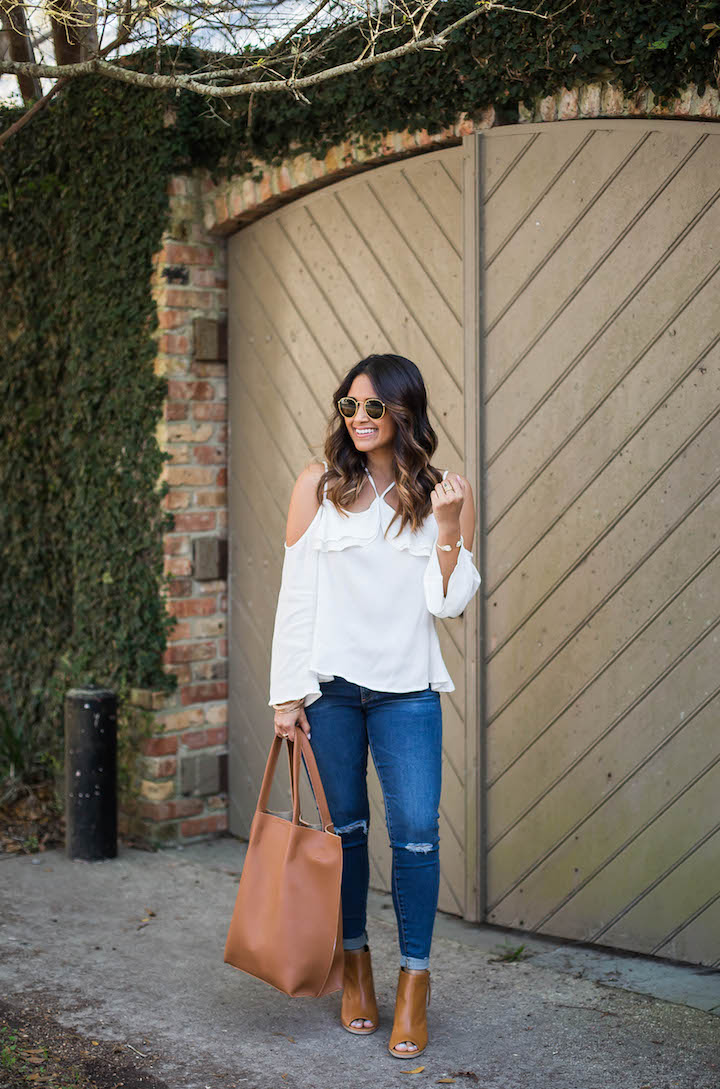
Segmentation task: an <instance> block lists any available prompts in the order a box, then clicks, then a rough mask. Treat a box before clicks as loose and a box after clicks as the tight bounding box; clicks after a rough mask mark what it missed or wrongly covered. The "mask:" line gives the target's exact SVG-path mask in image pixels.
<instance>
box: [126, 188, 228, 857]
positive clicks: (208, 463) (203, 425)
mask: <svg viewBox="0 0 720 1089" xmlns="http://www.w3.org/2000/svg"><path fill="white" fill-rule="evenodd" d="M169 193H170V222H169V226H168V231H167V233H166V235H165V237H164V240H163V247H162V249H161V250H160V251H159V253H158V254H156V257H155V269H154V273H153V293H154V297H155V299H156V301H157V306H158V321H159V332H158V354H157V358H156V363H155V369H156V372H157V373H158V374H163V375H166V376H167V379H168V396H167V400H166V402H165V407H164V418H163V420H162V422H161V423H160V424H159V426H158V430H157V439H158V442H159V444H160V446H161V447H162V448H163V449H164V450H166V451H167V452H168V453H169V454H170V455H171V460H169V461H168V462H166V464H165V466H164V470H163V474H162V479H163V480H166V481H167V482H168V484H169V486H170V487H169V491H168V494H167V495H166V496H165V498H164V500H163V502H164V505H165V506H166V508H167V509H168V510H171V511H172V512H173V514H174V516H175V528H174V531H173V532H171V533H168V534H166V536H165V538H164V553H165V572H166V574H168V575H170V576H171V580H170V589H169V593H168V595H167V598H166V605H167V608H168V611H169V612H170V613H172V615H173V616H175V618H176V626H175V629H174V631H173V632H172V634H171V635H170V639H169V643H168V648H167V650H166V652H165V656H164V663H165V668H166V670H167V671H168V672H170V673H174V674H175V675H176V676H177V678H178V688H177V691H176V692H175V693H174V694H173V695H172V696H170V697H167V696H165V695H163V694H162V693H156V692H148V691H143V690H136V691H135V692H134V693H133V701H134V702H135V703H136V704H138V705H140V706H143V707H145V708H147V709H148V710H151V711H153V712H155V723H156V727H157V730H156V736H154V737H152V738H151V739H150V740H149V741H147V742H146V743H145V744H144V746H143V754H142V764H143V778H142V783H141V795H142V802H141V805H140V816H141V818H142V820H143V822H144V827H143V829H142V831H143V834H144V835H145V836H146V837H147V838H148V839H149V840H151V841H153V842H167V841H185V840H192V839H194V838H196V837H203V838H204V837H207V836H209V835H214V834H217V833H218V832H221V831H223V830H224V829H225V828H226V827H227V702H226V701H227V669H228V662H227V439H228V422H227V345H226V335H225V315H226V311H227V280H226V269H225V246H224V244H223V242H222V241H221V240H220V239H218V238H213V237H211V236H210V235H208V234H207V232H206V231H205V230H204V228H203V227H202V212H201V204H200V182H199V181H198V180H197V179H196V178H191V177H173V178H171V179H170V180H169Z"/></svg>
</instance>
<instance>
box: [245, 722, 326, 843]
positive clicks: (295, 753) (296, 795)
mask: <svg viewBox="0 0 720 1089" xmlns="http://www.w3.org/2000/svg"><path fill="white" fill-rule="evenodd" d="M298 739H299V743H298ZM283 740H285V741H287V743H288V761H289V764H290V789H291V791H292V803H293V814H292V823H293V824H300V757H301V756H304V758H305V766H306V768H307V771H308V775H309V777H310V782H311V784H312V788H313V794H314V795H315V803H316V805H317V808H318V813H319V814H320V820H321V822H322V828H323V831H324V832H333V833H334V831H335V829H334V827H333V822H332V819H331V817H330V810H329V809H328V804H327V798H326V797H325V791H324V789H323V785H322V780H321V779H320V772H319V771H318V766H317V762H316V760H315V754H314V753H313V751H312V749H311V747H310V742H309V741H308V739H307V737H306V736H305V732H304V731H303V730H301V729H300V728H299V727H298V728H296V730H295V741H294V742H293V741H291V740H290V738H289V737H288V738H282V737H278V736H277V734H276V735H275V738H274V739H273V743H272V746H271V748H270V755H269V756H268V760H267V765H266V767H265V774H264V775H263V781H262V786H261V787H260V795H259V797H258V802H257V812H259V813H267V812H268V808H267V806H268V800H269V798H270V790H271V789H272V784H273V779H274V778H275V769H276V767H277V762H278V757H279V755H280V748H281V746H282V743H283Z"/></svg>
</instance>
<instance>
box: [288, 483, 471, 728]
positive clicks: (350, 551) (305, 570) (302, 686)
mask: <svg viewBox="0 0 720 1089" xmlns="http://www.w3.org/2000/svg"><path fill="white" fill-rule="evenodd" d="M325 468H326V470H327V464H326V463H325ZM365 471H366V472H367V474H368V477H369V478H370V483H371V484H372V487H373V491H374V492H375V499H374V500H373V502H372V503H371V504H370V506H369V507H368V508H367V510H363V511H353V512H348V513H346V514H341V513H340V512H339V511H338V510H337V509H336V507H335V506H334V504H333V503H332V502H331V501H330V500H329V499H328V498H327V486H326V488H325V496H324V498H323V502H322V503H321V505H320V507H319V508H318V511H317V513H316V515H315V517H314V518H313V520H312V522H311V523H310V525H309V526H308V528H307V529H306V530H305V532H304V533H303V535H302V537H300V539H299V540H298V541H296V542H295V543H294V544H292V545H288V544H285V559H284V562H283V570H282V579H281V584H280V593H279V596H278V603H277V610H276V614H275V627H274V630H273V639H272V657H271V664H270V699H269V700H268V703H269V704H271V705H272V704H274V703H284V702H285V701H286V700H293V699H300V698H304V703H305V706H306V707H307V706H309V705H310V704H311V703H314V702H315V700H317V699H319V698H320V697H321V696H322V692H321V690H320V682H321V681H331V680H333V679H334V678H335V677H344V678H345V679H346V680H348V681H352V682H353V683H354V684H358V685H362V686H363V687H365V688H369V689H373V690H374V691H378V692H416V691H420V690H421V689H425V688H427V687H428V685H430V687H431V688H432V689H434V690H435V691H437V692H453V691H454V690H455V685H454V684H453V682H452V679H451V677H450V674H449V673H448V671H447V669H446V667H445V663H444V661H443V657H442V653H441V650H440V642H439V640H438V636H437V632H436V630H435V617H436V616H437V617H453V616H459V615H460V614H461V613H462V612H463V610H464V609H465V607H466V605H467V604H468V602H469V601H470V599H471V598H472V597H473V595H474V594H475V593H476V591H477V589H478V587H479V585H480V573H479V572H478V570H477V568H476V567H475V564H474V563H473V557H472V553H471V552H470V551H469V550H468V549H467V548H465V547H464V546H461V548H460V555H459V556H458V560H457V564H456V566H455V568H454V569H453V571H452V573H451V575H450V578H449V580H448V587H447V593H446V594H445V595H443V577H442V571H441V570H440V563H439V560H438V553H437V549H436V547H435V543H436V541H437V539H438V535H439V529H438V524H437V521H436V519H435V515H434V514H433V513H432V512H431V513H430V514H429V515H428V517H427V518H426V519H425V522H424V523H423V525H422V526H421V527H420V528H419V529H418V530H416V531H414V532H413V531H411V530H410V527H409V526H406V527H405V529H404V530H403V531H402V533H401V534H399V535H397V527H398V524H399V521H398V522H396V524H395V525H394V526H393V528H392V529H391V530H390V532H389V534H388V537H387V538H385V537H384V532H385V530H386V529H387V526H388V524H389V523H390V521H391V520H392V517H393V515H394V513H395V512H394V510H393V508H392V507H391V506H390V505H389V503H386V502H385V495H386V494H387V492H388V491H389V490H390V488H392V487H393V486H394V484H390V485H389V487H388V488H386V490H385V491H384V492H383V493H382V495H378V491H377V488H376V487H375V481H374V480H373V478H372V476H371V474H370V472H369V471H368V470H367V467H366V469H365ZM446 476H447V470H445V473H444V474H443V480H444V479H445V477H446Z"/></svg>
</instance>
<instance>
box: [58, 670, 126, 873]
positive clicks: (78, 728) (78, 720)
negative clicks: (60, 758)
mask: <svg viewBox="0 0 720 1089" xmlns="http://www.w3.org/2000/svg"><path fill="white" fill-rule="evenodd" d="M65 850H66V852H67V854H68V855H69V856H70V858H82V859H85V860H87V861H89V862H95V861H99V860H100V859H103V858H116V857H117V697H116V695H115V693H114V692H112V691H110V690H109V689H107V688H96V687H95V686H93V685H91V686H89V687H88V688H72V689H70V691H69V692H68V693H67V695H66V696H65Z"/></svg>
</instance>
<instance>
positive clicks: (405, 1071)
mask: <svg viewBox="0 0 720 1089" xmlns="http://www.w3.org/2000/svg"><path fill="white" fill-rule="evenodd" d="M424 1069H425V1067H424V1066H416V1067H415V1069H414V1070H401V1071H400V1073H401V1074H422V1072H423V1070H424Z"/></svg>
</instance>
